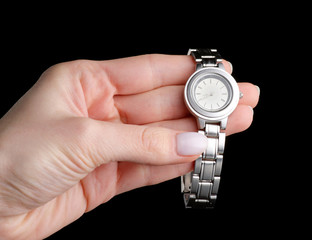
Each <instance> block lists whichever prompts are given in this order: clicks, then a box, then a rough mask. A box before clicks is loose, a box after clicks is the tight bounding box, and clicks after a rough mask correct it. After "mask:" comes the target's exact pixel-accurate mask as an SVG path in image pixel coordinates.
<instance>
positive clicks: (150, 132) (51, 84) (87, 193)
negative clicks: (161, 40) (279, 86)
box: [0, 55, 259, 239]
mask: <svg viewBox="0 0 312 240" xmlns="http://www.w3.org/2000/svg"><path fill="white" fill-rule="evenodd" d="M223 63H224V65H225V68H226V70H227V71H228V72H231V67H230V64H229V63H228V62H227V61H223ZM194 66H195V65H194V62H193V60H192V58H191V57H190V56H169V55H144V56H138V57H130V58H124V59H118V60H111V61H87V60H78V61H73V62H66V63H61V64H57V65H55V66H53V67H51V68H49V69H48V70H47V71H46V72H44V73H43V75H42V76H41V77H40V79H39V81H38V82H37V83H36V84H35V85H34V86H33V87H32V88H31V89H30V90H29V91H28V92H27V93H26V94H25V95H24V96H23V97H22V98H21V99H20V100H19V101H18V102H17V103H16V104H15V105H14V106H13V107H12V109H11V110H10V111H9V112H8V113H7V114H6V115H5V116H4V117H3V118H2V119H1V120H0V236H1V237H3V238H5V239H27V238H31V239H34V238H38V239H41V238H44V237H47V236H49V235H51V234H52V233H54V232H56V231H57V230H59V229H61V228H62V227H64V226H66V225H68V224H69V223H71V222H73V221H75V220H76V219H77V218H79V217H80V216H81V215H83V214H84V213H85V212H87V211H90V210H92V209H94V208H95V207H97V206H98V205H100V204H102V203H104V202H106V201H108V200H109V199H111V198H112V197H113V196H115V195H116V194H119V193H122V192H125V191H129V190H131V189H134V188H138V187H141V186H145V185H150V184H156V183H159V182H162V181H165V180H168V179H172V178H175V177H178V176H180V175H183V174H185V173H187V172H189V171H191V169H192V162H193V161H194V160H195V159H196V157H197V156H198V155H199V154H200V153H201V152H202V151H203V149H198V148H196V146H190V149H189V153H190V155H187V156H184V155H181V154H180V153H179V151H178V150H177V149H178V148H177V146H178V145H179V142H178V140H177V139H178V138H177V137H176V136H177V135H178V134H179V133H181V132H185V131H188V132H190V131H196V130H197V128H196V122H195V119H194V118H193V117H192V116H191V115H190V114H189V112H188V110H187V109H186V107H185V105H184V101H183V89H184V85H185V83H186V81H187V79H188V77H189V76H190V75H191V74H192V72H193V71H194ZM239 87H240V91H242V92H243V94H244V97H243V98H242V99H241V100H240V103H239V105H238V107H237V108H236V110H235V111H234V112H233V113H232V115H231V116H230V117H229V121H228V127H227V134H228V135H229V134H233V133H236V132H240V131H243V130H245V129H247V128H248V127H249V126H250V124H251V122H252V118H253V110H252V107H255V106H256V104H257V102H258V97H259V93H258V90H257V87H256V86H254V85H252V84H250V83H240V84H239ZM198 141H199V142H200V141H202V140H201V139H200V138H198Z"/></svg>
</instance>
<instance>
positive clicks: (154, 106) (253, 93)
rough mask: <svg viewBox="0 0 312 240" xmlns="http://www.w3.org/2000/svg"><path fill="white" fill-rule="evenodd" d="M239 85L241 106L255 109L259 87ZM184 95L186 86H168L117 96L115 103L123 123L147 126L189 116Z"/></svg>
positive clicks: (246, 84)
mask: <svg viewBox="0 0 312 240" xmlns="http://www.w3.org/2000/svg"><path fill="white" fill-rule="evenodd" d="M238 85H239V88H240V91H241V92H243V94H244V96H243V98H242V99H241V100H240V102H239V104H243V105H248V106H251V107H255V106H256V105H257V103H258V100H259V92H258V89H257V87H256V86H255V85H253V84H251V83H239V84H238ZM183 94H184V85H179V86H167V87H162V88H158V89H155V90H153V91H149V92H145V93H141V94H135V95H130V96H116V97H115V98H114V101H115V106H116V107H117V108H118V111H119V114H120V116H121V119H122V121H123V122H125V123H130V124H147V123H152V122H158V121H164V120H172V119H179V118H183V117H186V116H188V115H189V114H190V113H189V111H188V110H187V108H186V106H185V103H184V96H183Z"/></svg>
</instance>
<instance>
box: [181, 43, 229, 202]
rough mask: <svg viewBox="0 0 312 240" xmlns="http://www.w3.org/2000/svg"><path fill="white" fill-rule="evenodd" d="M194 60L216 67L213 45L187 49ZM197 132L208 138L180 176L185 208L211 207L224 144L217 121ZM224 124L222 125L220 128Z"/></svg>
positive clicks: (199, 63)
mask: <svg viewBox="0 0 312 240" xmlns="http://www.w3.org/2000/svg"><path fill="white" fill-rule="evenodd" d="M188 55H192V56H193V57H194V59H195V61H196V64H197V66H196V69H199V68H203V67H204V68H205V67H219V66H220V63H221V62H222V58H221V56H220V54H219V53H218V52H217V50H215V49H190V50H189V52H188ZM202 127H204V128H202V129H200V130H199V131H198V132H199V133H201V134H203V135H205V136H206V137H207V139H208V147H207V149H206V150H205V152H204V153H203V154H202V155H201V157H199V158H198V159H196V161H195V166H194V170H193V171H192V172H190V173H188V174H186V175H184V176H182V192H183V193H184V194H183V196H184V203H185V207H186V208H213V207H214V205H215V202H216V199H217V193H218V189H219V184H220V174H221V168H222V161H223V152H224V146H225V133H222V132H220V130H221V123H220V122H216V123H207V122H205V124H204V126H202ZM224 128H225V126H222V129H224Z"/></svg>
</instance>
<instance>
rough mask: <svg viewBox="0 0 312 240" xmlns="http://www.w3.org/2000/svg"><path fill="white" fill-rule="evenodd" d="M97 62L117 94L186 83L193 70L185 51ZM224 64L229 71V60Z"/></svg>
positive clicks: (190, 60)
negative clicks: (174, 53) (181, 53)
mask: <svg viewBox="0 0 312 240" xmlns="http://www.w3.org/2000/svg"><path fill="white" fill-rule="evenodd" d="M100 64H101V65H102V68H104V70H105V72H106V74H107V76H109V78H110V80H111V82H112V84H113V85H114V86H115V88H116V90H117V92H116V94H119V95H129V94H135V93H141V92H145V91H149V90H151V89H155V88H159V87H162V86H169V85H178V84H185V83H186V81H187V79H188V77H189V76H190V75H191V74H192V73H193V72H194V70H195V62H194V59H193V58H192V57H191V56H187V55H161V54H150V55H141V56H137V57H130V58H122V59H116V60H111V61H103V62H100ZM223 64H224V67H225V70H226V71H228V72H229V73H231V72H232V67H231V64H230V63H229V62H227V61H225V60H223ZM120 69H122V71H120Z"/></svg>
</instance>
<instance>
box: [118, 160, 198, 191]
mask: <svg viewBox="0 0 312 240" xmlns="http://www.w3.org/2000/svg"><path fill="white" fill-rule="evenodd" d="M192 168H193V163H182V164H174V165H166V166H151V165H144V164H137V163H128V162H123V163H119V166H118V173H119V176H120V178H119V181H118V183H117V185H116V189H117V194H120V193H123V192H126V191H129V190H131V189H134V188H139V187H142V186H147V185H153V184H157V183H160V182H164V181H167V180H170V179H173V178H176V177H179V176H182V175H184V174H186V173H188V172H190V171H191V170H192Z"/></svg>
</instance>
